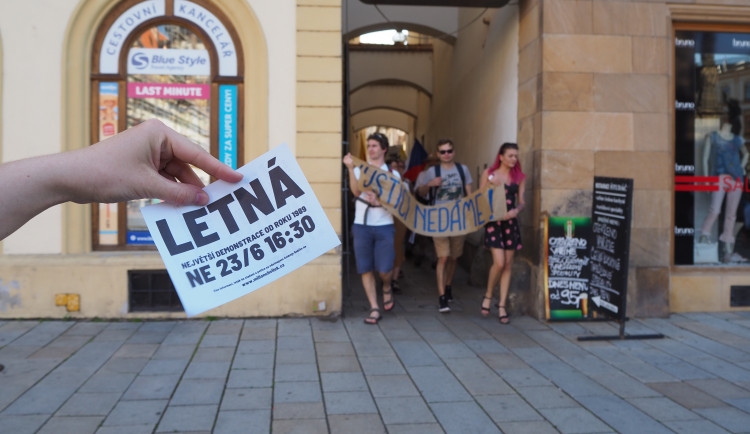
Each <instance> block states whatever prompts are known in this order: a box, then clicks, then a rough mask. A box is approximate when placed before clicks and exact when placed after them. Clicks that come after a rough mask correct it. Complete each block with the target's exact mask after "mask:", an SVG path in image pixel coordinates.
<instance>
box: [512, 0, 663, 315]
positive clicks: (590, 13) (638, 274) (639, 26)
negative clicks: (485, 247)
mask: <svg viewBox="0 0 750 434" xmlns="http://www.w3.org/2000/svg"><path fill="white" fill-rule="evenodd" d="M669 31H670V30H669V16H668V10H667V8H666V5H665V4H664V3H659V2H645V1H644V2H638V1H593V0H530V1H522V2H521V30H520V34H521V37H520V41H519V45H520V58H521V61H520V65H519V110H518V111H519V145H520V146H521V148H522V149H523V152H525V153H526V152H531V153H533V162H534V167H533V172H532V173H533V177H532V179H533V182H532V187H531V191H532V194H531V195H527V198H533V199H532V204H533V207H532V209H533V212H532V213H530V214H533V227H531V228H529V230H530V231H531V232H532V234H533V235H534V236H535V239H534V242H535V244H534V247H536V248H537V251H536V252H535V255H536V256H535V258H538V260H537V262H536V264H537V267H536V268H537V270H536V273H535V274H536V276H535V277H536V281H537V282H536V284H535V285H534V286H533V288H532V289H533V290H534V291H537V294H535V300H534V302H535V304H534V308H533V310H534V313H536V314H537V316H540V317H541V316H543V312H544V309H543V306H544V305H543V295H544V294H543V285H544V281H543V280H542V279H543V277H544V274H543V272H544V270H543V265H544V256H543V252H544V245H543V242H544V240H543V232H542V230H543V224H542V218H543V216H544V215H545V214H548V215H551V216H589V215H590V214H591V192H592V186H593V178H594V176H611V177H622V178H633V180H634V189H635V190H634V200H633V220H632V231H631V243H630V270H629V278H628V301H627V303H628V306H627V315H628V316H662V315H666V314H668V312H669V306H668V300H669V265H670V252H671V237H670V227H671V215H672V201H671V174H672V173H673V170H672V168H671V164H672V161H673V158H672V154H671V152H672V145H671V142H670V133H669V132H670V129H669V126H670V116H669V113H670V111H669V98H670V91H669V86H670V80H669V64H670V63H669V62H670V60H669V59H670V57H669V51H668V50H669V41H670V38H669V35H668V32H669ZM527 246H529V247H531V245H529V243H528V242H527ZM533 281H534V279H532V282H533Z"/></svg>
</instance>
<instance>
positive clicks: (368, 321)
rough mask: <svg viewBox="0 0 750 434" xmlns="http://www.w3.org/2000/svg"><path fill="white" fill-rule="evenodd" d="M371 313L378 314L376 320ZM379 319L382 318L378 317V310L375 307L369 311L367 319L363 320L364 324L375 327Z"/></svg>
mask: <svg viewBox="0 0 750 434" xmlns="http://www.w3.org/2000/svg"><path fill="white" fill-rule="evenodd" d="M373 312H377V313H378V316H377V318H376V317H373V316H372V313H373ZM381 318H383V317H382V316H380V309H379V308H377V307H374V308H372V309H370V315H369V316H368V317H367V318H365V324H371V325H375V324H377V323H378V322H380V320H381Z"/></svg>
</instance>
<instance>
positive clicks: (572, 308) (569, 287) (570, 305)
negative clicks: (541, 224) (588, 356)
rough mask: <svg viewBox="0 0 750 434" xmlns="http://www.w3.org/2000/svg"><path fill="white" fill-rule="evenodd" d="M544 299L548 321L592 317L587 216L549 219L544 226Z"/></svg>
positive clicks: (588, 222)
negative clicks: (589, 303)
mask: <svg viewBox="0 0 750 434" xmlns="http://www.w3.org/2000/svg"><path fill="white" fill-rule="evenodd" d="M544 232H545V235H544V238H545V240H546V246H547V248H546V251H545V255H544V273H545V276H544V277H545V278H544V300H545V311H546V315H547V319H549V320H581V319H584V318H587V317H588V316H589V309H588V295H589V273H590V271H589V270H590V267H589V255H588V254H589V240H590V239H591V219H590V218H588V217H548V218H547V223H546V225H545V231H544Z"/></svg>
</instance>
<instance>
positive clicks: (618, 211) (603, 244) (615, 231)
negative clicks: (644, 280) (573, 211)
mask: <svg viewBox="0 0 750 434" xmlns="http://www.w3.org/2000/svg"><path fill="white" fill-rule="evenodd" d="M632 203H633V180H632V179H623V178H605V177H595V178H594V200H593V205H592V209H591V221H592V226H591V232H592V237H591V242H590V243H589V244H590V246H589V249H590V250H589V257H590V258H591V281H590V282H589V296H590V300H591V303H593V304H594V305H595V306H596V307H595V308H596V309H597V310H598V311H600V312H603V313H607V314H609V315H610V316H614V317H615V318H617V319H625V307H626V304H625V302H626V298H627V291H628V255H629V251H630V220H631V214H632Z"/></svg>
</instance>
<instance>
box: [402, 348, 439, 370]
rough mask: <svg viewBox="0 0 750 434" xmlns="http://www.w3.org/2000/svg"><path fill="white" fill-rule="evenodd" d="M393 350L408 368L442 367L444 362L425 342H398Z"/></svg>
mask: <svg viewBox="0 0 750 434" xmlns="http://www.w3.org/2000/svg"><path fill="white" fill-rule="evenodd" d="M393 349H394V351H396V354H398V357H399V359H401V363H403V364H404V366H406V367H407V368H409V367H415V366H442V365H443V362H442V361H441V360H440V358H439V357H438V356H437V354H435V352H434V351H432V349H431V348H430V347H429V345H427V343H425V342H423V341H396V342H393Z"/></svg>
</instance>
